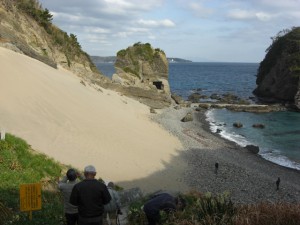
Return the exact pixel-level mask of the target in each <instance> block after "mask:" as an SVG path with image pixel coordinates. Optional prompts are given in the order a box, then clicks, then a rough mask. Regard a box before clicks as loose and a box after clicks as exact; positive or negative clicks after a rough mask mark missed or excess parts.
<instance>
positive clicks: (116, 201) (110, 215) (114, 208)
mask: <svg viewBox="0 0 300 225" xmlns="http://www.w3.org/2000/svg"><path fill="white" fill-rule="evenodd" d="M107 189H108V191H109V194H110V196H111V200H110V202H109V203H108V204H106V205H104V212H105V214H104V223H103V224H105V225H106V224H108V225H116V224H117V220H118V215H122V211H121V203H120V196H119V194H118V192H117V191H116V190H115V184H114V183H113V182H108V184H107Z"/></svg>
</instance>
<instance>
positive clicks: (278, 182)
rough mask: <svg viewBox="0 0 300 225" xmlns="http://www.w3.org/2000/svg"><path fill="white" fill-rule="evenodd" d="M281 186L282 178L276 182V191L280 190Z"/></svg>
mask: <svg viewBox="0 0 300 225" xmlns="http://www.w3.org/2000/svg"><path fill="white" fill-rule="evenodd" d="M279 185H280V177H278V179H277V181H276V190H277V191H278V190H279Z"/></svg>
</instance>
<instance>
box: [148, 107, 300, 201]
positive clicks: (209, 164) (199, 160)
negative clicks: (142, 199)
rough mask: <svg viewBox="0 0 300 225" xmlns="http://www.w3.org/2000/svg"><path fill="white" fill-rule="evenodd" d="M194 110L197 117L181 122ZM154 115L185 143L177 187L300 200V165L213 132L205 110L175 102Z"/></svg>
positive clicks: (243, 196) (264, 198)
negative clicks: (279, 161)
mask: <svg viewBox="0 0 300 225" xmlns="http://www.w3.org/2000/svg"><path fill="white" fill-rule="evenodd" d="M188 112H192V114H193V121H191V122H181V121H180V120H181V119H182V118H183V117H184V116H185V115H186V114H187V113H188ZM152 119H153V120H154V121H155V122H157V123H159V124H160V125H161V126H162V127H163V128H164V129H166V130H168V131H169V132H170V133H171V134H173V135H174V136H176V137H177V138H178V139H179V140H180V141H181V143H182V145H183V148H184V150H183V151H181V153H180V156H179V158H180V159H181V160H182V163H183V164H184V166H183V167H181V168H183V170H184V171H178V174H179V175H180V176H182V177H181V178H180V177H179V178H177V179H175V180H174V184H173V185H172V188H171V189H173V191H175V190H176V188H174V187H178V188H177V190H178V191H179V192H187V191H192V190H196V191H200V192H202V193H207V192H210V193H212V194H222V193H226V194H229V196H230V197H231V199H232V200H233V201H234V202H237V203H257V202H263V201H268V202H280V201H287V202H293V203H294V202H299V201H300V171H298V170H294V169H289V168H286V167H282V166H279V165H277V164H274V163H272V162H269V161H267V160H265V159H263V158H262V157H260V156H259V155H256V154H253V153H251V152H249V151H248V150H246V149H245V148H242V147H240V146H238V145H237V144H235V143H233V142H230V141H228V140H225V139H223V138H221V137H220V136H219V135H218V134H215V133H212V132H211V131H210V129H209V124H208V122H207V121H206V117H205V110H203V111H196V110H195V109H194V108H193V107H192V108H181V109H178V110H176V109H174V108H173V107H170V108H168V109H163V110H160V111H158V113H157V114H154V115H153V116H152ZM177 160H179V159H177ZM179 161H180V160H179ZM175 163H176V162H175ZM216 163H218V169H217V171H216V168H215V164H216ZM278 177H280V185H279V190H276V189H277V187H276V181H277V179H278Z"/></svg>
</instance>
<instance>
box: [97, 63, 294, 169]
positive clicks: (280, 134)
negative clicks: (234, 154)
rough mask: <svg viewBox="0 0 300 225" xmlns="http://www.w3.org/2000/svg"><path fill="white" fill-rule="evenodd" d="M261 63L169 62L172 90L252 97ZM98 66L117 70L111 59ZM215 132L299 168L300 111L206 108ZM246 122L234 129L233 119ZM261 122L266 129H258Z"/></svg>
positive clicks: (107, 70)
mask: <svg viewBox="0 0 300 225" xmlns="http://www.w3.org/2000/svg"><path fill="white" fill-rule="evenodd" d="M258 66H259V64H258V63H170V64H169V83H170V87H171V91H172V92H174V93H176V94H179V95H181V96H183V97H184V98H187V97H188V96H189V95H190V94H191V93H193V92H195V91H198V92H200V93H201V94H205V95H208V96H209V95H211V94H213V93H216V94H223V93H232V94H235V95H237V96H239V97H242V98H245V99H247V98H249V97H253V94H252V91H253V90H254V89H255V87H256V83H255V81H256V72H257V69H258ZM97 67H98V68H99V69H100V70H101V71H102V72H103V73H104V74H105V75H106V76H108V77H111V76H112V74H113V73H114V71H115V70H114V65H113V64H112V63H102V64H98V65H97ZM207 118H208V120H209V122H210V124H211V130H212V132H215V131H216V129H221V130H222V132H221V135H222V136H223V137H224V138H226V139H229V140H232V141H234V142H236V143H238V144H239V145H241V146H245V145H247V144H253V145H257V146H259V148H260V153H259V154H261V156H262V157H264V158H266V159H268V160H270V161H273V162H275V163H277V164H280V165H284V166H287V167H291V168H296V169H299V170H300V113H296V112H273V113H262V114H256V113H246V112H231V111H228V110H225V109H220V110H218V109H215V110H210V111H208V112H207ZM238 121H239V122H241V123H243V125H244V126H243V128H241V129H235V128H234V127H233V126H232V124H233V123H234V122H238ZM254 123H262V124H264V125H265V128H264V129H257V128H256V129H255V128H253V127H252V125H253V124H254Z"/></svg>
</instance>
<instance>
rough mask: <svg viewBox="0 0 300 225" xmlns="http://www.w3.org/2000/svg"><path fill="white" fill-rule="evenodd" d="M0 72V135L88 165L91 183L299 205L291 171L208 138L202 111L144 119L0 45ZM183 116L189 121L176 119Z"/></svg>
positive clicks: (114, 96)
mask: <svg viewBox="0 0 300 225" xmlns="http://www.w3.org/2000/svg"><path fill="white" fill-rule="evenodd" d="M0 68H1V73H0V96H1V98H0V130H4V131H6V132H8V133H11V134H13V135H16V136H18V137H21V138H23V139H24V140H26V141H27V142H28V143H29V144H30V145H31V146H32V148H33V149H34V150H35V151H37V152H39V153H42V154H46V155H47V156H49V157H51V158H53V159H55V160H56V161H58V162H60V163H62V164H65V165H69V166H70V167H74V168H76V169H78V170H80V171H82V170H83V168H84V167H85V166H86V165H89V164H92V165H94V166H95V167H96V169H97V178H102V179H103V180H105V181H114V182H115V183H116V184H117V185H119V186H121V187H123V188H125V189H130V188H136V187H138V188H140V189H141V190H142V192H143V193H145V194H147V193H151V192H154V191H158V190H166V191H170V192H182V193H186V192H189V191H192V190H196V191H200V192H203V193H206V192H211V193H214V194H221V193H224V192H226V193H229V194H230V196H231V198H232V200H233V201H235V202H240V203H253V202H258V201H272V202H277V201H288V202H299V201H300V172H299V171H296V170H293V169H288V168H285V167H281V166H278V165H276V164H274V163H271V162H269V161H266V160H264V159H263V158H261V157H259V156H258V155H255V154H253V153H250V152H248V151H247V150H245V149H243V148H241V147H239V146H237V145H236V144H234V143H232V142H230V141H227V140H225V139H222V138H221V137H220V136H219V135H218V134H213V133H211V131H210V130H209V124H208V122H207V121H206V120H205V119H206V117H205V111H195V108H194V107H193V106H192V107H191V108H180V109H175V108H174V105H172V106H171V107H169V108H166V109H161V110H156V112H157V113H156V114H151V113H150V109H149V107H147V106H145V105H143V104H141V103H139V102H138V101H135V100H133V99H130V98H127V97H125V96H122V95H120V94H118V93H116V92H113V91H110V90H106V89H103V88H100V87H96V86H93V85H90V84H88V83H84V82H82V80H81V79H80V78H79V77H77V76H76V75H74V74H72V73H70V72H69V71H67V70H64V69H62V68H59V69H54V68H51V67H49V66H47V65H45V64H43V63H41V62H39V61H37V60H34V59H31V58H29V57H27V56H24V55H21V54H19V53H16V52H12V51H10V50H7V49H4V48H0ZM188 112H192V114H193V118H194V120H193V121H191V122H181V121H180V120H181V119H182V118H183V117H184V116H185V115H186V114H187V113H188ZM216 162H217V163H218V164H219V168H218V171H217V173H216V171H215V163H216ZM63 172H64V171H62V173H63ZM278 177H280V179H281V183H280V187H279V190H278V191H277V190H276V185H275V182H276V180H277V178H278Z"/></svg>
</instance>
